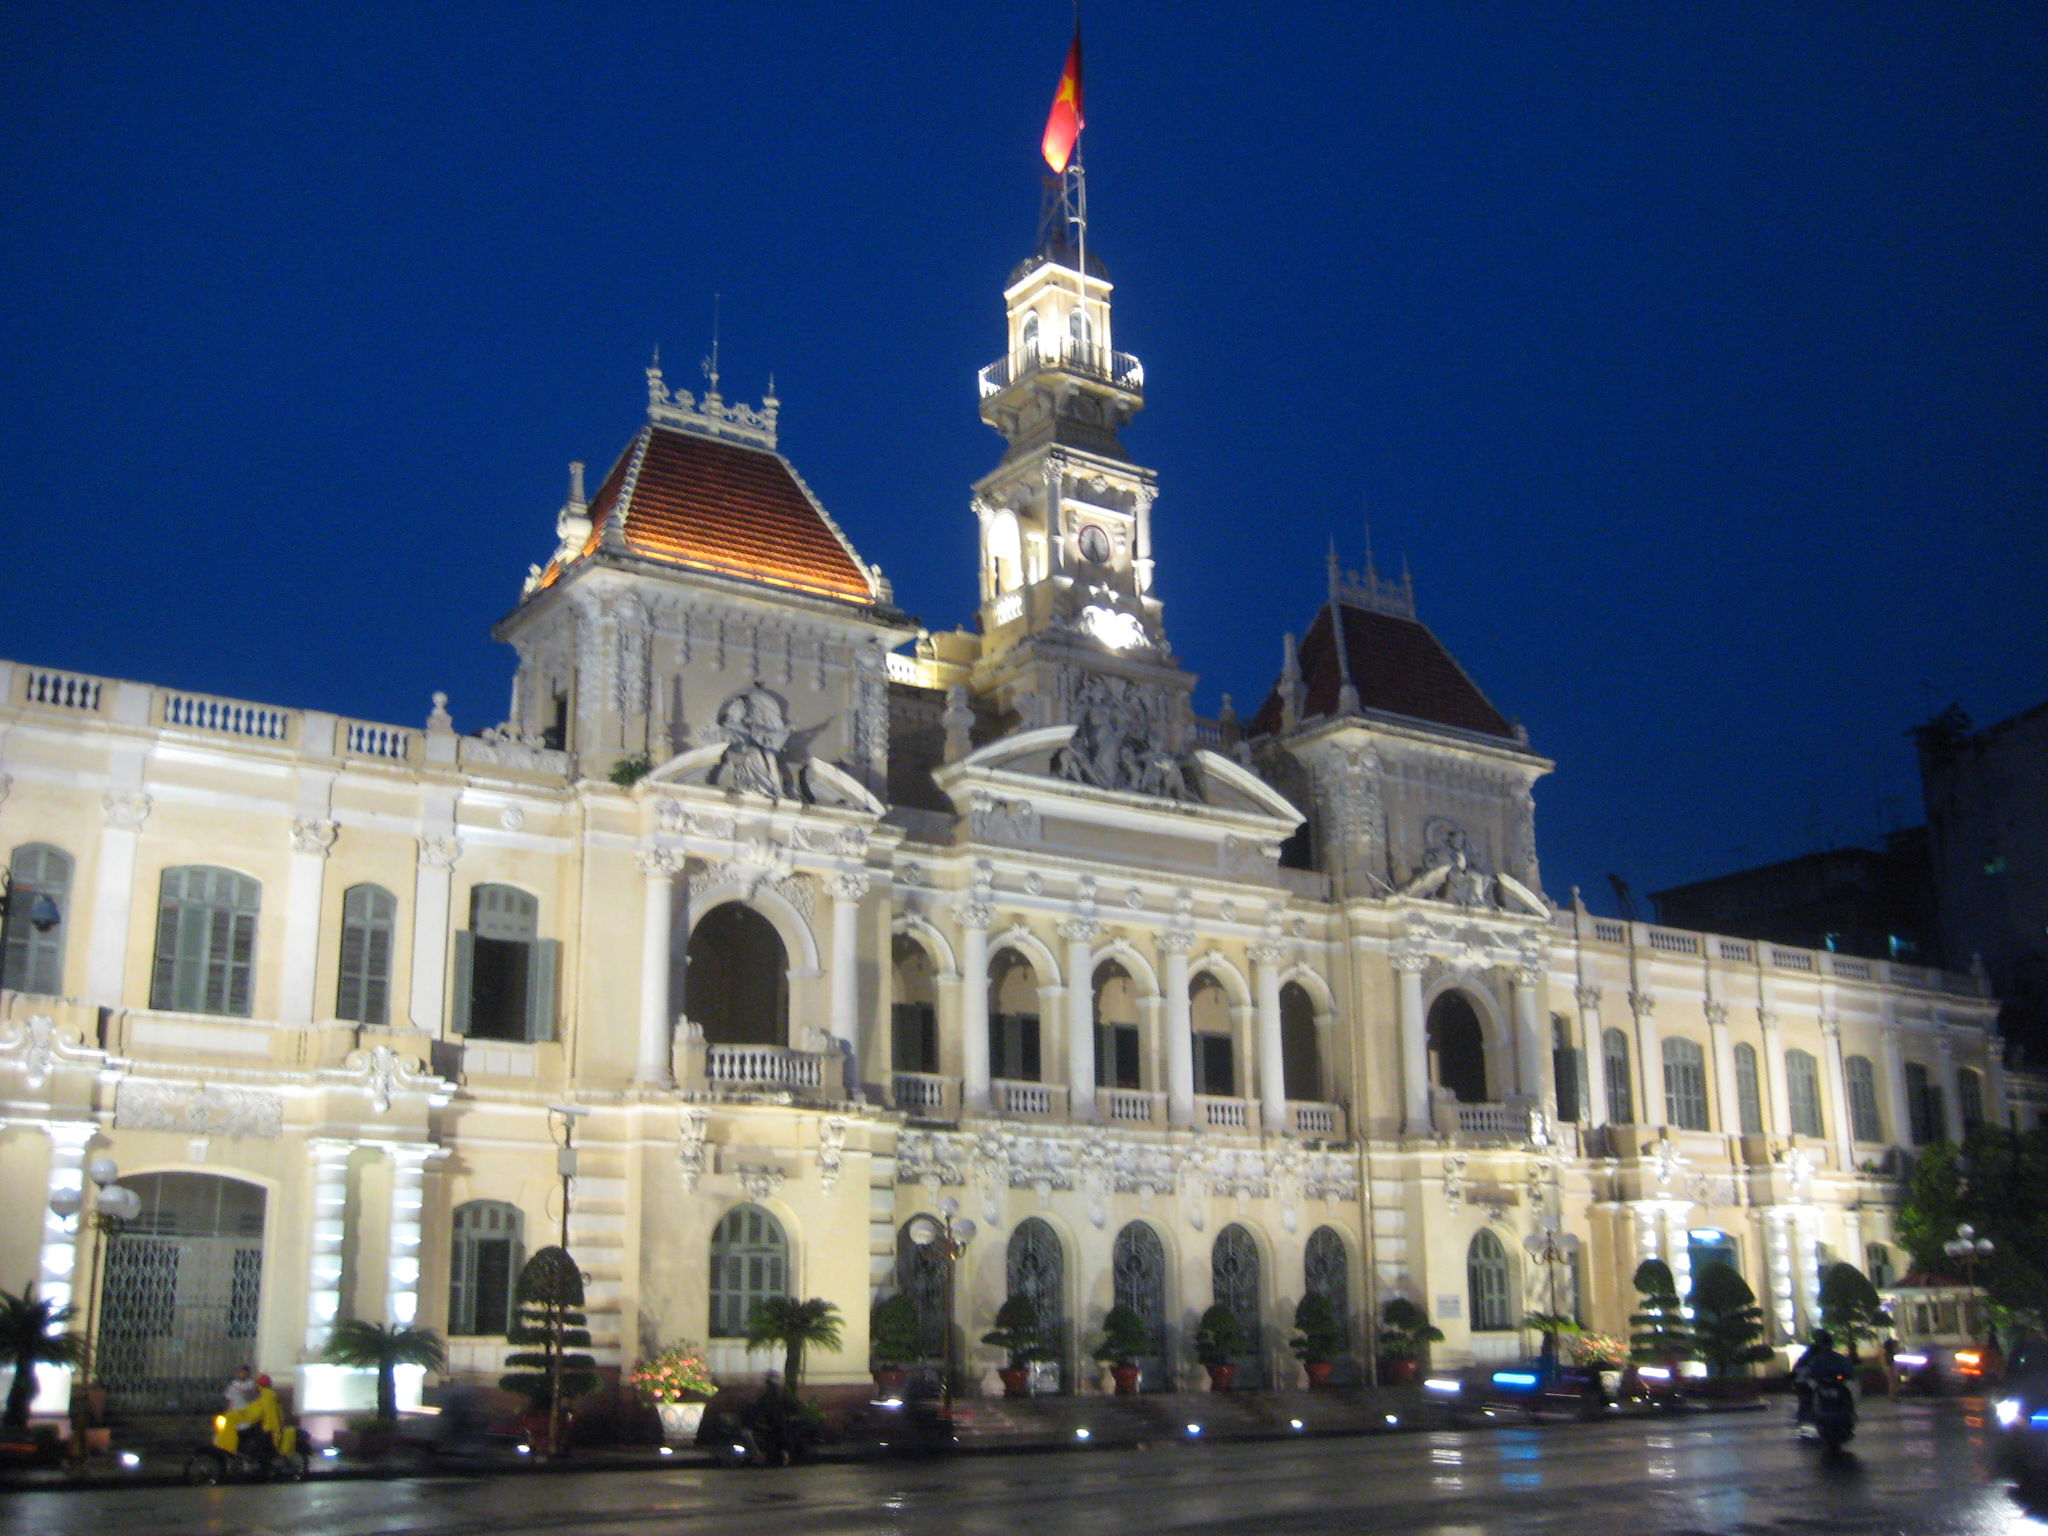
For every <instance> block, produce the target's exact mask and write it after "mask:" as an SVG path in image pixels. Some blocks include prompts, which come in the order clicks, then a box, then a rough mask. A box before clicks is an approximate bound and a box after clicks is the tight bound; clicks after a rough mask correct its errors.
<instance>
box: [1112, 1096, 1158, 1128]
mask: <svg viewBox="0 0 2048 1536" xmlns="http://www.w3.org/2000/svg"><path fill="white" fill-rule="evenodd" d="M1102 1115H1103V1118H1104V1119H1105V1120H1110V1121H1114V1122H1116V1123H1117V1124H1119V1125H1164V1124H1165V1123H1166V1095H1165V1094H1163V1093H1144V1092H1141V1091H1139V1090H1137V1089H1134V1088H1106V1089H1104V1090H1103V1092H1102Z"/></svg>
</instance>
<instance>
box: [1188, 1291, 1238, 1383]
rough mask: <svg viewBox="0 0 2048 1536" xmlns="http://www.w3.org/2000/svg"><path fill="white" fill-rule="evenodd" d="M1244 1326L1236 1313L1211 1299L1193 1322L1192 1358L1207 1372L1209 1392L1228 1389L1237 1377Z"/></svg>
mask: <svg viewBox="0 0 2048 1536" xmlns="http://www.w3.org/2000/svg"><path fill="white" fill-rule="evenodd" d="M1245 1342H1246V1341H1245V1336H1244V1329H1242V1328H1240V1327H1239V1326H1238V1324H1237V1314H1236V1313H1235V1312H1233V1311H1231V1310H1230V1308H1228V1307H1226V1306H1225V1305H1223V1303H1222V1302H1220V1301H1218V1302H1214V1303H1212V1304H1211V1305H1210V1307H1209V1310H1208V1311H1206V1312H1204V1313H1203V1314H1202V1320H1201V1322H1199V1323H1197V1324H1196V1325H1195V1358H1196V1359H1197V1360H1199V1361H1201V1362H1202V1365H1203V1368H1204V1369H1206V1370H1207V1371H1208V1373H1209V1390H1210V1391H1211V1392H1228V1391H1229V1390H1230V1388H1231V1384H1232V1383H1233V1382H1235V1381H1236V1380H1237V1357H1238V1356H1239V1355H1241V1354H1243V1353H1244V1351H1245Z"/></svg>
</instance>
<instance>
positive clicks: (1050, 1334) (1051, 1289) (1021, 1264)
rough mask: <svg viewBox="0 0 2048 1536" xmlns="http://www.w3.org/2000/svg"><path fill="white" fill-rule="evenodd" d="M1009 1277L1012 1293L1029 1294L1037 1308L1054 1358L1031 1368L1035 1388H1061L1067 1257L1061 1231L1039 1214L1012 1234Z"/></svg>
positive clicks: (1062, 1382) (1047, 1345) (1063, 1359)
mask: <svg viewBox="0 0 2048 1536" xmlns="http://www.w3.org/2000/svg"><path fill="white" fill-rule="evenodd" d="M1007 1259H1008V1264H1007V1266H1006V1267H1007V1268H1008V1270H1009V1274H1008V1276H1007V1277H1006V1278H1007V1279H1008V1282H1009V1294H1010V1295H1012V1296H1029V1297H1030V1298H1031V1301H1032V1304H1033V1305H1034V1306H1036V1307H1037V1308H1038V1331H1039V1336H1040V1337H1041V1338H1043V1339H1044V1341H1045V1344H1046V1347H1047V1348H1048V1349H1050V1350H1051V1351H1052V1352H1053V1358H1052V1359H1050V1360H1042V1361H1040V1362H1038V1363H1037V1364H1036V1365H1034V1366H1033V1367H1032V1368H1031V1387H1032V1390H1033V1391H1034V1392H1058V1391H1060V1390H1061V1389H1062V1386H1063V1384H1064V1372H1065V1365H1066V1358H1067V1319H1066V1301H1065V1299H1064V1298H1065V1293H1066V1258H1065V1255H1064V1254H1063V1253H1062V1252H1061V1249H1060V1237H1059V1234H1058V1233H1057V1232H1055V1231H1053V1229H1052V1228H1051V1227H1050V1226H1048V1225H1047V1224H1046V1223H1045V1222H1043V1221H1040V1220H1039V1219H1038V1218H1037V1217H1036V1216H1027V1217H1025V1219H1024V1220H1022V1221H1020V1222H1018V1223H1017V1230H1016V1231H1014V1232H1012V1233H1011V1234H1010V1251H1009V1253H1008V1255H1007Z"/></svg>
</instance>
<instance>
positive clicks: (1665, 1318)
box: [1628, 1259, 1692, 1365]
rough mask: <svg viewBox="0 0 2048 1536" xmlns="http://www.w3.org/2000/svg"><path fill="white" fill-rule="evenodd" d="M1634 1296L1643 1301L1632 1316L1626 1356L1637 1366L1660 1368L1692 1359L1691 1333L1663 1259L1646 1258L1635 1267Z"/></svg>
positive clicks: (1674, 1285) (1675, 1284)
mask: <svg viewBox="0 0 2048 1536" xmlns="http://www.w3.org/2000/svg"><path fill="white" fill-rule="evenodd" d="M1635 1287H1636V1294H1637V1295H1638V1296H1640V1297H1641V1298H1642V1300H1641V1302H1640V1303H1639V1305H1640V1306H1641V1308H1642V1310H1641V1311H1640V1312H1635V1313H1631V1314H1630V1316H1629V1320H1628V1321H1629V1327H1631V1328H1632V1329H1634V1330H1635V1331H1634V1332H1633V1333H1631V1334H1630V1335H1629V1338H1628V1342H1629V1357H1630V1358H1631V1359H1632V1360H1634V1361H1635V1362H1636V1363H1637V1364H1638V1365H1661V1364H1663V1363H1665V1362H1667V1361H1671V1360H1686V1359H1690V1358H1691V1356H1692V1333H1691V1331H1690V1330H1689V1329H1688V1328H1687V1327H1686V1325H1685V1313H1684V1312H1683V1311H1682V1310H1681V1309H1680V1307H1679V1301H1678V1282H1677V1281H1676V1280H1674V1279H1672V1278H1671V1266H1670V1265H1669V1264H1666V1263H1665V1262H1664V1261H1663V1260H1662V1259H1645V1260H1643V1262H1642V1263H1640V1264H1638V1265H1637V1266H1636V1273H1635Z"/></svg>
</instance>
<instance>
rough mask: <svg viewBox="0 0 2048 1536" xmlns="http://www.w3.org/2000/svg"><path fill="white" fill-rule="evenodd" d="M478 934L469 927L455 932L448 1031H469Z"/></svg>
mask: <svg viewBox="0 0 2048 1536" xmlns="http://www.w3.org/2000/svg"><path fill="white" fill-rule="evenodd" d="M475 975H476V935H475V934H473V933H471V932H470V931H469V930H468V929H467V928H460V929H457V930H456V933H455V986H454V990H453V991H452V992H451V993H450V994H449V997H448V1033H449V1034H451V1035H466V1034H468V1033H469V993H470V988H471V987H472V986H473V985H474V984H475V983H474V978H475Z"/></svg>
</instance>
